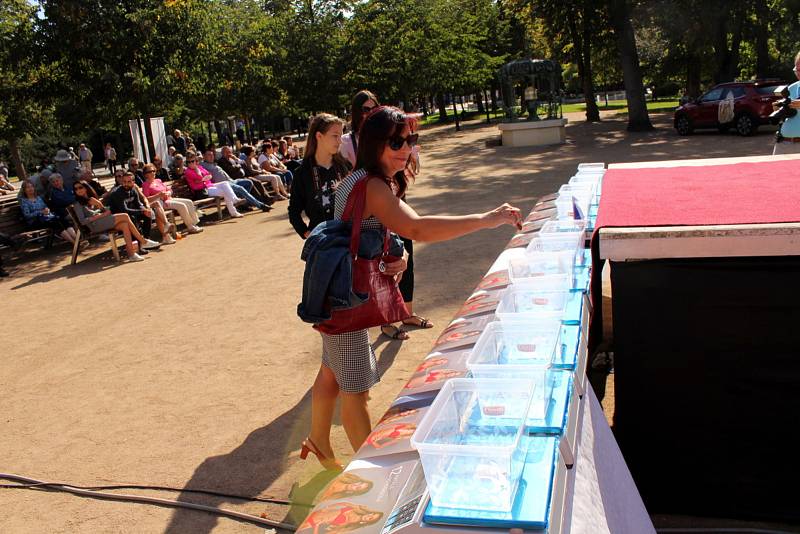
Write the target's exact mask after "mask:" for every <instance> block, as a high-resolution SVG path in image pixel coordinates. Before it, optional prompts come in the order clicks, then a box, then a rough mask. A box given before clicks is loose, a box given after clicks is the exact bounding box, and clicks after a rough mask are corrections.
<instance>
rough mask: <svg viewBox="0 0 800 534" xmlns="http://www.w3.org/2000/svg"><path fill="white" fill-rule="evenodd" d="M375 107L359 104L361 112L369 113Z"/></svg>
mask: <svg viewBox="0 0 800 534" xmlns="http://www.w3.org/2000/svg"><path fill="white" fill-rule="evenodd" d="M373 109H375V106H361V113H369V112H370V111H372V110H373Z"/></svg>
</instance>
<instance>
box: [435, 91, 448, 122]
mask: <svg viewBox="0 0 800 534" xmlns="http://www.w3.org/2000/svg"><path fill="white" fill-rule="evenodd" d="M436 106H437V107H438V108H439V121H440V122H447V105H446V104H445V102H444V93H436Z"/></svg>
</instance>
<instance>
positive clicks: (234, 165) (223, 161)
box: [217, 146, 274, 204]
mask: <svg viewBox="0 0 800 534" xmlns="http://www.w3.org/2000/svg"><path fill="white" fill-rule="evenodd" d="M221 152H222V155H221V156H220V157H219V159H218V160H217V165H219V166H220V168H222V170H223V171H225V173H226V174H227V175H228V176H230V177H231V180H233V181H234V182H235V183H237V184H240V185H242V187H244V185H243V184H242V183H240V182H239V180H247V181H249V182H250V183H251V184H253V189H251V190H250V194H251V195H253V196H254V197H256V198H257V199H258V200H259V201H260V202H263V203H264V204H272V203H273V202H274V199H273V198H272V195H270V194H269V192H268V191H267V189H266V188H265V187H264V184H263V182H261V181H260V180H251V179H248V178H245V176H246V174H245V171H244V168H243V167H242V161H241V160H240V159H239V158H237V157H236V156H234V155H233V150H231V147H229V146H223V147H222V150H221Z"/></svg>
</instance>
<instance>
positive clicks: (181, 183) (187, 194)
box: [170, 178, 222, 224]
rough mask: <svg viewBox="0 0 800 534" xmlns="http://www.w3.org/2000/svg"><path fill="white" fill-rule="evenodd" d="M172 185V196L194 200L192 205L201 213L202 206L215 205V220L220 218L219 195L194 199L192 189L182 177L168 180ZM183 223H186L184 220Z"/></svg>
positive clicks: (220, 199)
mask: <svg viewBox="0 0 800 534" xmlns="http://www.w3.org/2000/svg"><path fill="white" fill-rule="evenodd" d="M170 184H171V185H172V196H174V197H178V198H188V199H189V200H191V201H192V202H194V207H195V208H196V209H197V211H198V213H200V214H202V211H201V210H202V209H203V208H210V207H212V206H213V207H216V208H217V220H220V221H221V220H222V198H220V197H208V198H203V199H200V200H195V199H194V197H193V195H192V190H191V189H190V188H189V184H187V183H186V180H184V179H183V178H179V179H177V180H172V182H170ZM183 224H186V221H183Z"/></svg>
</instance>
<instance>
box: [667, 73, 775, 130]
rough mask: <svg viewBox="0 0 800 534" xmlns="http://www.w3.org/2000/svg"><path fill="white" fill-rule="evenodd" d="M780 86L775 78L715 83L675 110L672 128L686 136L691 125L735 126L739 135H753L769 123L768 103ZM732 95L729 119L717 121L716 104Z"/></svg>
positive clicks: (718, 104)
mask: <svg viewBox="0 0 800 534" xmlns="http://www.w3.org/2000/svg"><path fill="white" fill-rule="evenodd" d="M781 85H783V82H781V81H778V80H757V81H754V82H730V83H722V84H720V85H717V86H716V87H714V88H713V89H711V90H710V91H708V92H706V93H705V94H704V95H703V96H701V97H700V98H698V99H697V100H694V101H692V102H687V103H686V104H683V105H682V106H679V107H678V108H677V109H676V110H675V129H676V130H677V131H678V133H679V134H680V135H689V134H690V133H692V131H693V130H694V129H695V128H717V129H718V130H719V131H720V132H727V131H728V129H730V128H731V127H733V128H736V131H737V132H738V133H739V135H753V134H754V133H755V131H756V130H757V129H758V127H759V126H761V125H762V124H768V123H769V119H768V117H769V114H770V113H772V111H773V110H772V103H773V102H775V101H776V100H779V99H780V97H779V96H775V94H774V91H775V89H776V88H777V87H779V86H781ZM730 94H733V121H732V122H727V123H725V124H720V122H719V118H718V115H719V108H720V104H721V103H722V102H724V101H725V100H726V99H728V98H729V95H730Z"/></svg>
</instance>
